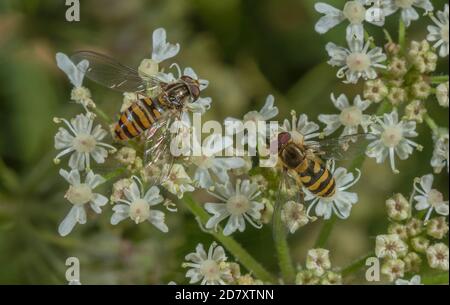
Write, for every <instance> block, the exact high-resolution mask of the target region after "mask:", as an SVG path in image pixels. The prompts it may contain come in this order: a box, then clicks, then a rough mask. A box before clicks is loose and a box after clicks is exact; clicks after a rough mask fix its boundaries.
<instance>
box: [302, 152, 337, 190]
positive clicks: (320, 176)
mask: <svg viewBox="0 0 450 305" xmlns="http://www.w3.org/2000/svg"><path fill="white" fill-rule="evenodd" d="M295 170H296V171H297V173H298V174H299V176H300V180H301V182H302V184H303V185H304V186H305V187H306V188H307V189H308V190H309V191H310V192H311V193H313V194H314V195H316V196H318V197H331V196H333V195H334V193H335V191H336V182H335V180H334V177H333V175H332V174H331V172H330V171H329V170H328V169H327V168H326V166H325V164H323V163H321V162H318V161H315V160H309V159H307V158H305V159H304V160H303V161H302V163H300V165H299V166H297V168H296V169H295Z"/></svg>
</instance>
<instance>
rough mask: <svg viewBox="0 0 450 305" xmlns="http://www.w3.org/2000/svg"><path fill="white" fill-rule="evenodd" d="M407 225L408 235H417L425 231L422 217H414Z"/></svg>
mask: <svg viewBox="0 0 450 305" xmlns="http://www.w3.org/2000/svg"><path fill="white" fill-rule="evenodd" d="M406 227H407V229H408V235H409V236H410V237H415V236H417V235H419V234H420V233H422V231H423V222H422V220H420V219H417V218H413V219H411V220H410V221H409V222H408V223H407V224H406Z"/></svg>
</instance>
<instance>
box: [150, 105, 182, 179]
mask: <svg viewBox="0 0 450 305" xmlns="http://www.w3.org/2000/svg"><path fill="white" fill-rule="evenodd" d="M177 118H178V117H177V114H176V113H174V112H171V111H166V112H165V113H163V115H162V116H161V117H160V118H159V120H158V121H157V122H156V123H155V124H154V125H153V126H152V127H151V128H150V129H149V130H148V131H147V133H146V142H145V149H144V166H145V170H146V171H147V172H149V173H154V175H153V176H152V177H150V183H151V184H152V185H159V184H161V183H162V182H163V181H164V180H165V179H166V178H167V177H168V176H169V174H170V171H171V169H172V166H173V163H174V159H175V158H174V156H173V155H172V153H171V151H170V145H171V142H172V139H173V138H174V136H175V135H174V134H173V133H172V132H171V130H170V128H171V125H172V123H173V122H174V121H175V120H177Z"/></svg>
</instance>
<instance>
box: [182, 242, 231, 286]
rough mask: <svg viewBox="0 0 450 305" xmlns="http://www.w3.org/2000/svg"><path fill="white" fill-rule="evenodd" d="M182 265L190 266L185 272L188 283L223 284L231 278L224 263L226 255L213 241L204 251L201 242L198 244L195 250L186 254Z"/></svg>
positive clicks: (229, 271)
mask: <svg viewBox="0 0 450 305" xmlns="http://www.w3.org/2000/svg"><path fill="white" fill-rule="evenodd" d="M185 260H186V261H187V262H185V263H183V267H185V268H190V269H189V270H188V271H187V272H186V277H188V278H189V279H190V280H189V283H190V284H193V283H197V282H201V283H200V284H201V285H205V284H206V285H225V284H227V283H229V282H230V281H231V280H232V274H231V270H230V269H229V268H228V264H226V261H227V257H226V255H225V251H224V250H223V248H222V247H221V246H218V245H217V244H216V243H215V242H213V243H212V244H211V246H210V247H209V249H208V253H206V251H205V248H204V247H203V244H198V245H197V247H196V248H195V252H192V253H189V254H188V255H186V257H185Z"/></svg>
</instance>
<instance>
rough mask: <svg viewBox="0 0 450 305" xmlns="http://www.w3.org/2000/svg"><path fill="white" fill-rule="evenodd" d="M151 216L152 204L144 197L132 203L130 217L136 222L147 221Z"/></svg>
mask: <svg viewBox="0 0 450 305" xmlns="http://www.w3.org/2000/svg"><path fill="white" fill-rule="evenodd" d="M149 217H150V206H149V204H148V203H147V201H145V200H144V199H137V200H135V201H133V202H132V203H131V205H130V218H131V219H132V220H133V221H134V222H135V223H136V224H138V223H141V222H144V221H146V220H147V219H148V218H149Z"/></svg>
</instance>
